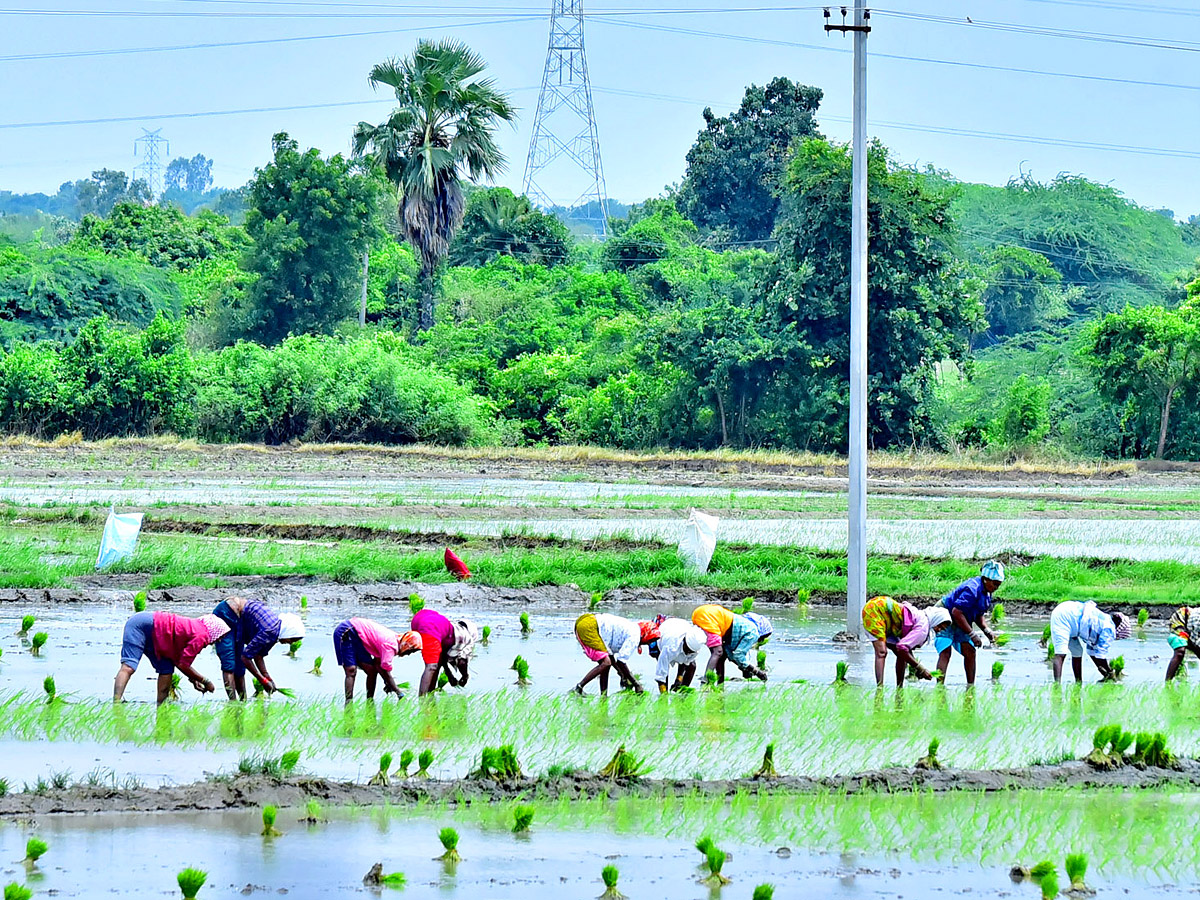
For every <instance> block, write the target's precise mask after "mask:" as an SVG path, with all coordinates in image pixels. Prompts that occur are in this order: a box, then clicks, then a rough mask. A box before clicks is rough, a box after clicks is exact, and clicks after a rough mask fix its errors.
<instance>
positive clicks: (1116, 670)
mask: <svg viewBox="0 0 1200 900" xmlns="http://www.w3.org/2000/svg"><path fill="white" fill-rule="evenodd" d="M1110 667H1111V668H1112V680H1113V681H1120V680H1121V679H1122V678H1124V677H1125V657H1124V656H1118V657H1117V658H1116V659H1114V660H1113V661H1112V663H1111V664H1110Z"/></svg>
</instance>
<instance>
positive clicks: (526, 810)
mask: <svg viewBox="0 0 1200 900" xmlns="http://www.w3.org/2000/svg"><path fill="white" fill-rule="evenodd" d="M533 815H534V808H533V807H532V806H525V805H523V804H522V805H521V806H518V807H516V808H515V809H514V810H513V827H512V831H513V834H528V833H529V828H530V826H531V825H533Z"/></svg>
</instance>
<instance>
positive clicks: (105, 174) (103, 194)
mask: <svg viewBox="0 0 1200 900" xmlns="http://www.w3.org/2000/svg"><path fill="white" fill-rule="evenodd" d="M64 187H66V186H65V185H64ZM71 191H72V192H73V194H74V197H75V204H74V205H75V210H74V212H75V215H76V217H77V218H83V217H84V216H87V215H93V216H107V215H108V214H109V213H110V212H112V208H113V207H114V206H116V205H117V204H118V203H120V202H121V201H122V200H130V201H133V202H135V203H148V202H149V201H150V188H149V186H148V185H147V184H146V182H145V181H143V180H141V179H140V178H136V179H132V180H131V179H130V178H129V176H128V175H126V174H125V173H124V172H122V171H120V170H118V169H97V170H96V171H95V172H93V173H92V177H91V178H90V179H88V180H84V181H76V182H75V184H74V186H73V188H72V189H71ZM62 192H63V190H62V188H60V189H59V193H62Z"/></svg>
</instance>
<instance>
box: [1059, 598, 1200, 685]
mask: <svg viewBox="0 0 1200 900" xmlns="http://www.w3.org/2000/svg"><path fill="white" fill-rule="evenodd" d="M1193 622H1195V623H1196V624H1195V625H1193V624H1192V623H1193ZM1198 631H1200V606H1181V607H1179V609H1177V610H1175V612H1174V613H1173V614H1172V615H1171V621H1169V622H1168V623H1167V643H1168V644H1169V645H1170V646H1171V650H1172V654H1171V661H1170V662H1169V663H1167V681H1170V680H1172V679H1173V678H1174V677H1175V676H1176V675H1177V674H1179V667H1180V666H1182V665H1183V658H1184V657H1185V656H1186V655H1187V651H1189V650H1191V651H1192V653H1194V654H1195V655H1196V656H1198V657H1200V644H1197V643H1196V638H1197V637H1200V634H1198V633H1197V632H1198ZM1055 646H1058V645H1057V644H1055Z"/></svg>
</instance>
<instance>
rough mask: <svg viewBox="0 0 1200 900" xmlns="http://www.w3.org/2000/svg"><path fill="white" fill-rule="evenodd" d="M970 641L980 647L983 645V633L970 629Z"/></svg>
mask: <svg viewBox="0 0 1200 900" xmlns="http://www.w3.org/2000/svg"><path fill="white" fill-rule="evenodd" d="M971 643H972V644H974V645H975V646H976V647H982V646H983V635H982V634H980V633H979V632H978V631H972V632H971Z"/></svg>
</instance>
